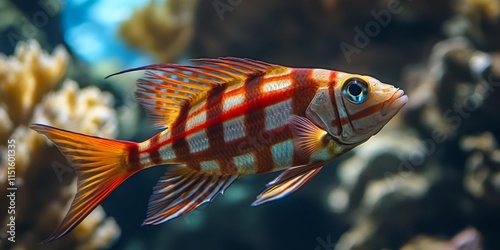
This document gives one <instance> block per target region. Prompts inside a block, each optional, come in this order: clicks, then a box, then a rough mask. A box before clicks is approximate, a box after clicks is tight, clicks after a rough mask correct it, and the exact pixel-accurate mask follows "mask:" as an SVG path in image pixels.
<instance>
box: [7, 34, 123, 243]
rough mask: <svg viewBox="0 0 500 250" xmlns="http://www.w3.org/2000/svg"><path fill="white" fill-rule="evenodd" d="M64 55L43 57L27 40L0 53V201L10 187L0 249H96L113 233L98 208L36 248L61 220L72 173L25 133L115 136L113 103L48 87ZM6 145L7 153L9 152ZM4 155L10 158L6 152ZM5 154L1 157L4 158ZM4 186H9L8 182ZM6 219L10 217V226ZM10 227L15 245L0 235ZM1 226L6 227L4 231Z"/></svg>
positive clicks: (71, 86)
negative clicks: (45, 128) (49, 129)
mask: <svg viewBox="0 0 500 250" xmlns="http://www.w3.org/2000/svg"><path fill="white" fill-rule="evenodd" d="M67 63H68V54H67V52H66V50H65V49H64V48H62V47H58V48H56V49H55V51H54V52H53V53H52V55H48V54H47V53H46V52H44V51H42V50H41V48H40V46H39V45H38V43H37V42H36V41H34V40H31V41H28V42H26V43H24V42H20V43H19V44H18V46H17V48H16V51H15V55H14V56H10V57H7V56H5V55H0V89H1V91H0V93H1V98H0V114H1V115H2V127H0V135H2V141H1V146H0V153H1V155H2V157H1V158H0V176H1V178H0V186H1V189H0V195H1V196H2V197H8V196H7V194H10V192H11V190H8V189H7V188H17V189H15V191H14V193H15V202H14V204H12V203H9V202H10V201H9V200H8V199H2V200H0V203H1V207H5V208H6V207H9V206H12V205H14V208H13V211H15V213H10V212H8V211H9V210H7V209H4V210H2V211H1V212H0V221H2V234H1V239H2V241H1V245H0V246H1V247H3V248H4V249H34V248H37V249H100V248H103V247H107V246H110V245H111V244H112V243H113V242H114V241H116V239H117V238H118V237H119V235H120V229H119V227H118V226H117V224H116V222H115V221H114V219H113V218H110V217H106V214H105V212H104V210H103V209H102V207H99V208H97V209H96V210H95V211H93V212H92V213H91V215H90V216H88V217H87V218H86V219H85V220H84V221H83V222H82V223H81V224H80V225H78V226H77V227H76V228H75V230H74V231H73V232H71V233H70V234H69V235H68V236H67V237H65V238H63V239H61V240H60V241H57V242H54V243H50V244H46V245H39V243H40V242H41V241H43V240H44V239H45V237H47V236H48V235H49V234H50V233H51V232H52V231H53V230H54V229H55V228H56V227H57V225H58V223H59V222H60V221H61V220H62V218H63V216H64V215H65V213H66V210H67V209H68V206H69V205H70V202H71V200H72V197H73V195H74V192H75V190H74V188H75V187H74V185H75V181H76V180H75V176H76V175H75V174H74V172H73V169H72V168H71V167H70V165H69V164H68V163H67V162H66V160H65V159H64V157H63V156H62V155H61V154H60V153H59V151H58V150H57V149H56V148H55V147H54V146H52V145H49V142H48V140H46V139H45V138H44V137H42V136H40V135H39V134H37V133H36V132H35V131H32V130H31V129H29V128H28V126H29V124H32V123H42V124H48V125H52V126H57V127H60V128H65V129H68V130H72V131H77V132H83V133H88V134H92V135H98V136H105V137H114V136H115V134H116V130H117V128H116V127H117V124H116V123H117V121H116V119H117V118H116V114H115V111H114V110H113V109H112V104H113V97H112V96H111V95H110V94H109V93H105V92H101V91H100V90H98V89H97V88H95V87H87V88H84V89H80V88H79V87H78V84H77V83H76V82H74V81H72V80H65V81H64V82H63V83H62V88H61V89H60V90H57V91H53V90H52V89H53V88H54V87H55V85H56V84H57V83H59V82H60V81H61V79H62V77H63V74H64V72H65V69H66V66H67ZM9 145H14V147H13V148H12V147H9ZM9 149H13V150H14V154H11V153H8V150H9ZM7 155H9V156H12V155H13V157H12V158H7V157H4V156H7ZM11 181H12V182H11ZM11 216H15V219H14V220H12V219H11ZM12 221H14V223H15V238H13V240H15V242H12V241H10V240H7V239H8V238H9V237H12V235H11V234H9V233H7V232H8V231H11V230H9V229H10V227H9V226H8V224H11V223H12ZM6 225H7V226H6Z"/></svg>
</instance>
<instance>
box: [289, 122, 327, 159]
mask: <svg viewBox="0 0 500 250" xmlns="http://www.w3.org/2000/svg"><path fill="white" fill-rule="evenodd" d="M288 120H289V124H290V125H289V126H290V131H291V132H292V135H293V145H294V147H295V150H296V152H297V153H298V154H299V155H300V156H302V157H304V158H308V157H310V156H311V155H312V154H313V153H314V152H317V151H318V150H320V149H321V147H322V143H321V142H322V139H323V137H324V136H325V135H327V134H328V133H327V132H326V131H325V130H323V129H321V128H319V127H318V126H316V125H315V124H314V123H312V122H311V121H310V120H309V119H307V118H304V117H301V116H298V115H291V116H290V118H289V119H288Z"/></svg>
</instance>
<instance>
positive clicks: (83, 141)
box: [30, 124, 140, 243]
mask: <svg viewBox="0 0 500 250" xmlns="http://www.w3.org/2000/svg"><path fill="white" fill-rule="evenodd" d="M30 127H31V129H33V130H35V131H37V132H38V133H40V134H44V135H45V136H47V137H48V138H49V139H50V140H51V141H52V142H54V144H55V145H56V146H57V147H58V148H59V150H60V151H61V152H62V153H63V154H64V156H65V157H66V159H68V161H69V162H70V163H71V164H72V165H73V167H74V168H75V170H76V173H77V178H78V181H77V183H78V186H77V192H76V195H75V198H74V199H73V203H72V204H71V207H70V209H69V211H68V213H67V214H66V216H65V217H64V219H63V220H62V222H61V223H60V224H59V226H58V227H57V229H56V230H55V231H54V232H53V233H52V235H51V236H50V237H49V238H48V239H46V240H45V241H43V243H47V242H51V241H54V240H57V239H59V238H61V237H62V236H64V235H66V234H67V233H69V232H70V231H71V230H72V229H73V228H74V227H75V226H76V225H78V224H79V223H80V222H81V221H82V220H83V219H85V217H87V215H88V214H89V213H90V212H92V210H94V208H95V207H96V206H97V205H99V203H100V202H101V201H102V200H104V198H106V196H108V195H109V194H110V193H111V192H112V191H113V190H114V189H115V188H116V187H118V186H119V185H120V184H121V183H122V182H123V181H125V180H126V179H127V178H128V177H130V176H132V175H133V174H135V173H136V172H138V171H139V170H140V168H139V166H138V164H136V163H133V162H130V161H131V160H134V159H133V158H134V157H132V158H129V152H131V153H132V154H134V153H135V152H137V144H136V143H134V142H128V141H116V140H110V139H103V138H98V137H94V136H88V135H83V134H79V133H75V132H70V131H66V130H62V129H58V128H54V127H50V126H46V125H40V124H35V125H31V126H30Z"/></svg>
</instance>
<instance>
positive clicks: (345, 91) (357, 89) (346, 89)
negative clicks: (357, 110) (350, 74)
mask: <svg viewBox="0 0 500 250" xmlns="http://www.w3.org/2000/svg"><path fill="white" fill-rule="evenodd" d="M342 95H344V97H345V98H346V99H347V100H349V101H350V102H352V103H354V104H360V103H362V102H364V101H365V100H366V97H368V83H366V82H365V81H364V80H362V79H359V78H350V79H348V80H347V81H345V83H344V86H342Z"/></svg>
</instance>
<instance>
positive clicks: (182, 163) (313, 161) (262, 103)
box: [31, 57, 408, 242]
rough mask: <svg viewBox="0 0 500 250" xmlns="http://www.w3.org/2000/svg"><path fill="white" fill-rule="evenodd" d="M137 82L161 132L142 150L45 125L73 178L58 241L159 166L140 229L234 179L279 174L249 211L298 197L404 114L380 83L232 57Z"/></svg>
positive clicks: (396, 96)
mask: <svg viewBox="0 0 500 250" xmlns="http://www.w3.org/2000/svg"><path fill="white" fill-rule="evenodd" d="M136 70H148V71H147V72H146V75H145V77H143V78H141V79H139V80H138V81H137V90H136V91H135V96H136V99H137V100H138V102H139V103H141V105H142V106H143V107H144V108H145V109H146V111H147V114H148V118H149V119H150V121H151V122H152V124H153V126H154V127H156V128H161V129H163V131H161V132H159V133H158V134H156V135H154V136H152V137H151V138H149V139H147V140H145V141H143V142H131V141H119V140H110V139H105V138H99V137H92V136H88V135H84V134H80V133H75V132H71V131H66V130H62V129H58V128H54V127H51V126H47V125H42V124H34V125H32V126H31V128H32V129H34V130H35V131H37V132H39V133H41V134H43V135H45V136H47V137H48V138H49V139H50V140H51V141H52V142H53V143H54V144H55V145H56V146H57V147H58V148H59V150H60V151H61V152H62V153H63V154H64V155H65V156H66V158H67V160H68V161H69V162H70V163H71V164H72V165H73V166H74V167H75V168H76V170H77V171H76V173H77V176H78V185H77V192H76V195H75V198H74V200H73V203H72V204H71V207H70V209H69V211H68V213H67V214H66V216H65V217H64V218H63V220H62V221H61V223H60V224H59V226H58V227H57V229H56V230H55V231H54V232H53V233H52V235H50V236H49V238H48V239H46V240H45V242H50V241H54V240H57V239H59V238H61V237H62V236H64V235H66V234H67V233H68V232H70V231H71V230H72V229H73V228H74V227H76V225H78V224H79V223H80V222H81V221H82V220H83V219H84V218H85V217H86V216H87V215H88V214H89V213H90V212H91V211H92V210H93V209H94V208H95V207H96V206H97V205H98V204H99V203H100V202H101V201H102V200H103V199H104V198H105V197H106V196H108V195H109V194H110V193H111V192H112V191H113V190H114V189H115V188H117V187H118V186H119V185H120V184H121V183H122V182H124V181H125V180H127V179H128V178H129V177H131V176H132V175H134V174H136V173H138V172H140V171H142V170H144V169H147V168H150V167H155V166H159V165H167V167H166V168H167V171H166V172H165V174H164V175H163V176H162V177H161V179H160V180H159V181H158V183H157V184H156V186H155V187H154V188H153V194H152V195H151V197H150V200H149V204H148V210H147V216H146V219H145V220H144V224H148V225H156V224H160V223H163V222H166V221H168V220H171V219H174V218H177V217H179V216H182V215H184V214H186V213H188V212H190V211H192V210H193V209H195V208H196V207H198V206H199V205H201V204H203V203H206V202H210V201H212V200H213V199H214V198H215V197H216V196H217V195H218V194H219V193H224V191H225V190H226V188H228V187H229V186H230V185H231V184H232V183H233V182H234V181H235V180H236V179H237V178H238V177H239V176H242V175H246V174H259V173H268V172H274V171H279V170H284V171H283V172H282V173H281V174H280V175H279V176H278V177H276V178H275V179H274V180H272V181H271V182H269V184H268V186H267V188H266V189H265V190H264V191H263V192H262V193H261V194H260V195H259V196H257V198H256V200H255V202H254V203H252V206H257V205H260V204H263V203H266V202H270V201H273V200H277V199H280V198H283V197H285V196H287V195H289V194H291V193H293V192H295V191H296V190H298V189H299V188H300V187H301V186H302V185H304V184H305V183H306V182H307V181H309V180H310V179H311V178H313V177H314V176H315V175H316V174H317V173H318V172H319V171H320V170H321V169H322V167H323V166H324V165H325V164H327V163H328V162H330V161H332V160H333V159H335V158H336V157H338V156H340V155H342V154H344V153H345V152H347V151H349V150H350V149H352V148H354V147H356V146H357V145H360V144H361V143H363V142H365V141H366V140H368V139H369V138H370V137H371V136H373V135H375V134H376V133H378V132H379V131H380V130H381V129H382V127H383V126H384V125H385V124H386V123H387V122H388V121H389V120H390V119H391V118H392V117H394V116H395V115H396V114H397V113H398V111H399V110H400V109H401V108H402V107H403V106H404V105H405V104H406V102H407V101H408V98H407V96H406V95H404V92H403V91H402V90H400V89H398V88H395V87H393V86H391V85H388V84H384V83H381V82H380V81H379V80H377V79H375V78H372V77H369V76H364V75H358V74H349V73H344V72H339V71H333V70H326V69H305V68H289V67H284V66H280V65H276V64H270V63H266V62H262V61H256V60H252V59H241V58H234V57H227V58H219V59H198V60H194V64H193V65H179V64H158V65H148V66H144V67H139V68H135V69H130V70H125V71H122V72H118V73H116V74H122V73H126V72H130V71H136Z"/></svg>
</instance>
